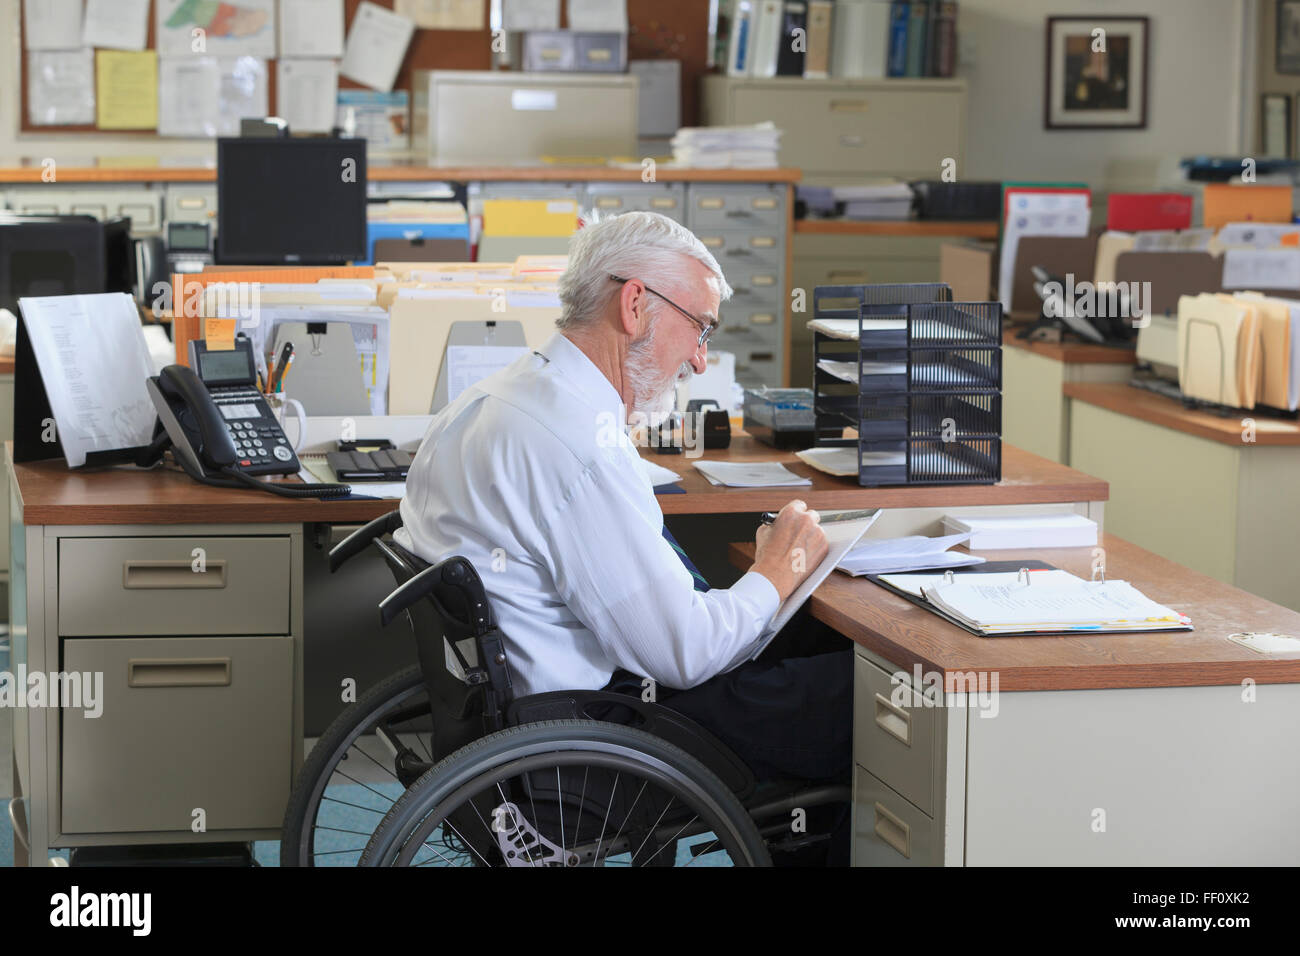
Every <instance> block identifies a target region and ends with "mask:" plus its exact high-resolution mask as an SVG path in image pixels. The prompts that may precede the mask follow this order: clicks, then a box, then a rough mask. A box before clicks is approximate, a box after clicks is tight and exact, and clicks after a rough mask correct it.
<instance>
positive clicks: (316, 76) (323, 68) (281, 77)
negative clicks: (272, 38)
mask: <svg viewBox="0 0 1300 956" xmlns="http://www.w3.org/2000/svg"><path fill="white" fill-rule="evenodd" d="M275 70H276V73H275V101H276V113H277V114H278V115H279V116H280V117H281V118H282V119H284V120H285V121H286V122H287V123H288V124H289V130H290V132H294V133H328V132H329V131H330V129H331V128H332V127H333V126H334V110H335V97H336V96H337V95H338V87H339V68H338V64H337V63H335V62H334V61H333V60H295V59H285V60H278V61H276V65H275Z"/></svg>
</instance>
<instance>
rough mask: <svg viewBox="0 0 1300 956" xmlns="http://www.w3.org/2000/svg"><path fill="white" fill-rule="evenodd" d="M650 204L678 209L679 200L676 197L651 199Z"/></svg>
mask: <svg viewBox="0 0 1300 956" xmlns="http://www.w3.org/2000/svg"><path fill="white" fill-rule="evenodd" d="M650 205H652V206H654V207H655V208H656V209H676V208H677V200H676V199H651V200H650Z"/></svg>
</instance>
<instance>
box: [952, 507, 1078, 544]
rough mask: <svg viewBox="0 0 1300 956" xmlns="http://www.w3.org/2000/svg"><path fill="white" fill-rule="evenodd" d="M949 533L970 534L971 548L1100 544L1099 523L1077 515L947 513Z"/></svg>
mask: <svg viewBox="0 0 1300 956" xmlns="http://www.w3.org/2000/svg"><path fill="white" fill-rule="evenodd" d="M943 528H944V530H945V531H946V532H948V533H949V534H966V535H969V536H970V541H969V542H968V543H967V547H969V548H970V549H971V550H972V551H999V550H1007V549H1012V548H1090V547H1093V546H1094V545H1096V543H1097V522H1095V521H1093V520H1091V519H1089V518H1085V517H1084V516H1083V515H1077V514H1046V515H1017V516H1013V517H1005V518H1004V517H987V516H985V515H974V516H970V517H963V516H961V515H945V516H944V519H943Z"/></svg>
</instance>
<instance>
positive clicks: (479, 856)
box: [442, 818, 492, 866]
mask: <svg viewBox="0 0 1300 956" xmlns="http://www.w3.org/2000/svg"><path fill="white" fill-rule="evenodd" d="M442 823H443V826H448V827H451V832H452V833H454V834H456V838H457V839H458V840H460V842H461V843H463V844H465V845H466V846H467V847H469V848H470V850H471V851H473V853H474V855H475V856H476V857H478V858H479V859H480V860H483V865H484V866H491V865H492V864H490V863H488V861H487V860H485V859H483V854H482V853H480V852H479V851H478V850H475V849H474V844H472V843H470V842H469V841H468V840H466V839H465V838H464V837H463V836H462V835H461V832H460V831H459V830H457V829H456V824H454V823H452V822H451V820H450V818H449V819H446V820H443V821H442Z"/></svg>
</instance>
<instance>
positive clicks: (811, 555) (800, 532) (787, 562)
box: [749, 499, 830, 601]
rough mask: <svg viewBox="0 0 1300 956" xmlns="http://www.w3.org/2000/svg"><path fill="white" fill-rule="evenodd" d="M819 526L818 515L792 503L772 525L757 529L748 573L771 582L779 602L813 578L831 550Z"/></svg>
mask: <svg viewBox="0 0 1300 956" xmlns="http://www.w3.org/2000/svg"><path fill="white" fill-rule="evenodd" d="M820 522H821V515H819V514H818V513H817V512H815V511H809V510H808V506H807V505H806V504H804V503H803V502H802V501H799V500H798V499H795V500H794V501H791V502H790V503H789V504H787V505H786V506H785V507H784V508H782V509H781V511H780V513H779V514H777V516H776V520H775V521H774V522H772V523H771V524H770V525H763V526H762V527H761V528H759V529H758V535H757V536H756V537H755V539H754V541H755V543H756V545H757V548H756V549H755V552H754V565H753V567H751V568H750V569H749V570H751V571H757V572H758V573H759V574H761V575H763V577H765V578H767V579H768V580H769V581H771V582H772V586H773V587H774V588H776V593H777V594H779V595H780V596H781V600H782V601H785V599H786V598H788V597H789V596H790V595H791V594H793V593H794V591H795V588H797V587H798V586H799V585H800V584H802V583H803V580H804V578H806V577H808V575H810V574H812V572H813V571H814V570H815V569H816V568H817V566H818V565H819V564H821V563H822V560H823V559H824V558H825V557H826V553H827V552H828V551H829V550H830V546H829V545H828V544H827V543H826V532H825V531H823V530H822V529H821V525H820Z"/></svg>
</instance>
